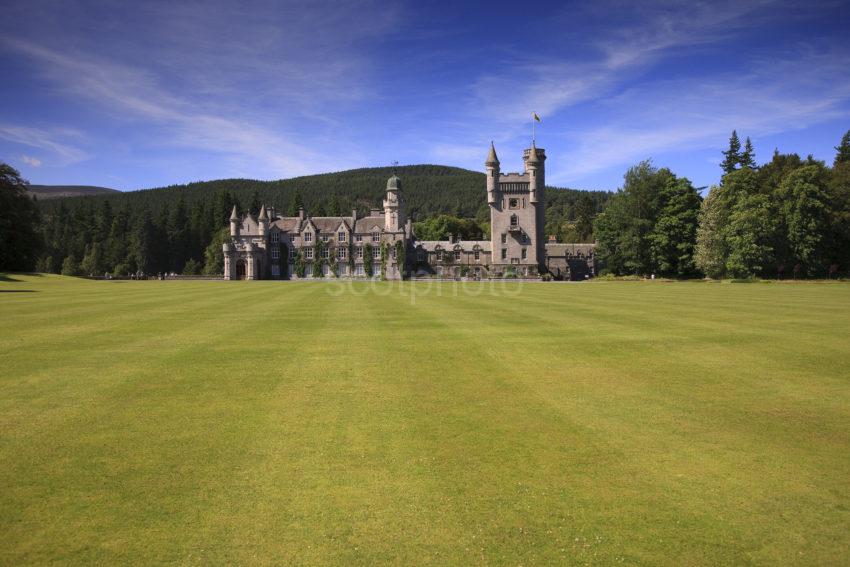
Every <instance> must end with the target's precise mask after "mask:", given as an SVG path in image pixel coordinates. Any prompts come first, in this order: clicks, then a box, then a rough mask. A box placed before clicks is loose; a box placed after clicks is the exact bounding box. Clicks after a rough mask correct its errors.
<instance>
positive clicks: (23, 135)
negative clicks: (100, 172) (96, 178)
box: [0, 124, 90, 165]
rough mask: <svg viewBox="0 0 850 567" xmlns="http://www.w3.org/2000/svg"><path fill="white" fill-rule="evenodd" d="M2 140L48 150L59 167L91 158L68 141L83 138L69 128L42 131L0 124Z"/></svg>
mask: <svg viewBox="0 0 850 567" xmlns="http://www.w3.org/2000/svg"><path fill="white" fill-rule="evenodd" d="M0 138H2V139H4V140H7V141H9V142H13V143H15V144H21V145H24V146H29V147H31V148H39V149H42V150H47V151H49V152H50V153H51V154H52V155H53V156H55V161H56V164H57V165H71V164H74V163H79V162H81V161H85V160H87V159H89V157H90V156H89V154H88V153H86V152H85V151H84V150H82V149H80V148H78V147H76V146H74V145H71V144H70V143H69V142H68V141H67V139H68V138H71V139H79V138H81V135H80V133H79V132H77V131H75V130H71V129H68V128H50V129H41V128H31V127H28V126H17V125H13V124H0ZM60 140H61V141H60ZM24 161H26V160H24ZM37 161H38V160H37ZM27 163H29V162H27ZM40 163H41V162H39V165H40ZM30 165H32V164H30Z"/></svg>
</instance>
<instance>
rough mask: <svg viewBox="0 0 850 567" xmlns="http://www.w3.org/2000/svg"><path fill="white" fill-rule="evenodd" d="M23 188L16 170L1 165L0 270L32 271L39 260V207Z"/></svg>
mask: <svg viewBox="0 0 850 567" xmlns="http://www.w3.org/2000/svg"><path fill="white" fill-rule="evenodd" d="M26 189H27V182H26V181H24V180H23V179H21V175H20V174H19V173H18V171H17V170H15V169H14V168H13V167H11V166H9V165H6V164H5V163H0V270H9V271H27V270H32V269H33V268H34V267H35V263H36V260H37V258H38V253H39V250H40V248H41V238H40V236H41V235H40V234H38V233H37V232H36V229H37V227H38V226H39V224H40V223H39V219H40V214H39V208H38V207H37V206H36V204H35V201H33V200H32V199H31V198H30V197H29V196H28V195H27V193H26Z"/></svg>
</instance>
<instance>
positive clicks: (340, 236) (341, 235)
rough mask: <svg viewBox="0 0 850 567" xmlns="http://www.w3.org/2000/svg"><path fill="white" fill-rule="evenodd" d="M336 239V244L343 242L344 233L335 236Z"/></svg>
mask: <svg viewBox="0 0 850 567" xmlns="http://www.w3.org/2000/svg"><path fill="white" fill-rule="evenodd" d="M336 239H337V241H338V242H345V233H344V232H338V233H337V234H336Z"/></svg>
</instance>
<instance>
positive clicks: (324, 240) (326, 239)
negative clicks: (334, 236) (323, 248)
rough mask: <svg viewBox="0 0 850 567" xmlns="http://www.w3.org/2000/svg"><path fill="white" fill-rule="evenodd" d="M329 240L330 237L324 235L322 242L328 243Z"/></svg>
mask: <svg viewBox="0 0 850 567" xmlns="http://www.w3.org/2000/svg"><path fill="white" fill-rule="evenodd" d="M328 238H329V237H328V235H327V234H323V235H322V242H327V241H328Z"/></svg>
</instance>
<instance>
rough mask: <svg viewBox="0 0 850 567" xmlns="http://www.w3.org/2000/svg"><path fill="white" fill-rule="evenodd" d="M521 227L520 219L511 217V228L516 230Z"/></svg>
mask: <svg viewBox="0 0 850 567" xmlns="http://www.w3.org/2000/svg"><path fill="white" fill-rule="evenodd" d="M518 226H519V219H518V218H517V216H516V215H511V228H516V227H518Z"/></svg>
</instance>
